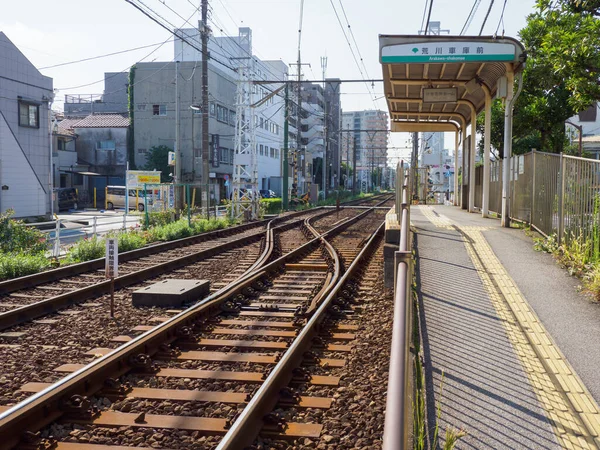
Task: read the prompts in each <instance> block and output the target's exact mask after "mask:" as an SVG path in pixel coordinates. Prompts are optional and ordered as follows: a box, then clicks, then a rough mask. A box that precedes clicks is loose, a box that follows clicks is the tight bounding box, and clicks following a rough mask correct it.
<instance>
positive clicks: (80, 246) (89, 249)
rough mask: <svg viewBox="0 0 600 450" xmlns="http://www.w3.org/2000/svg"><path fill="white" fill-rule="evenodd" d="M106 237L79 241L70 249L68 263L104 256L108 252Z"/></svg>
mask: <svg viewBox="0 0 600 450" xmlns="http://www.w3.org/2000/svg"><path fill="white" fill-rule="evenodd" d="M105 247H106V244H105V243H104V239H100V238H98V237H93V238H91V239H87V238H86V239H83V240H81V241H77V243H75V244H74V245H73V246H72V247H71V248H70V249H69V253H68V255H67V258H66V260H65V262H66V263H67V264H73V263H80V262H85V261H91V260H92V259H98V258H102V257H103V256H104V254H105V253H106V250H105Z"/></svg>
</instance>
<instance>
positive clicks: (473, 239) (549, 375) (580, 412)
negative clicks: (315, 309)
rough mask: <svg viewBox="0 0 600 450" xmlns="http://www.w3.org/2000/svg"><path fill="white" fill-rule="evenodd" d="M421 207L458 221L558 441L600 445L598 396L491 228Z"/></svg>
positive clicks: (442, 221) (443, 222)
mask: <svg viewBox="0 0 600 450" xmlns="http://www.w3.org/2000/svg"><path fill="white" fill-rule="evenodd" d="M420 211H421V212H422V213H423V215H424V216H425V217H426V218H427V219H428V220H429V221H430V222H432V223H433V224H434V225H435V226H436V227H439V228H449V227H454V226H455V227H456V228H457V229H458V230H459V231H460V232H462V234H463V235H464V236H465V238H466V242H465V246H466V249H467V253H468V255H469V257H470V258H471V261H472V262H473V265H474V266H475V269H476V270H477V273H478V274H479V277H480V278H481V281H482V283H483V285H484V288H485V289H486V291H487V292H488V294H489V296H490V299H491V300H492V303H493V305H494V308H495V309H496V312H497V313H498V317H499V318H500V319H501V320H502V323H503V325H504V327H505V329H506V333H507V335H508V337H509V339H510V341H511V343H512V345H513V347H514V349H515V352H516V354H517V355H518V356H519V359H520V361H521V364H522V365H523V368H524V370H525V372H526V373H527V376H528V378H529V381H530V383H531V385H532V388H533V390H534V392H535V393H536V395H537V397H538V399H539V401H540V403H541V405H542V406H543V408H544V409H545V411H546V414H547V417H548V420H549V422H550V423H551V424H552V426H553V428H554V431H555V433H556V436H557V438H558V440H559V443H560V444H561V445H562V446H563V447H564V448H568V449H595V448H600V409H599V408H598V405H597V403H596V401H595V400H594V398H593V397H592V396H591V394H590V393H589V392H588V390H587V389H586V387H585V385H584V384H583V382H582V381H581V379H580V378H579V377H578V376H577V374H576V373H575V371H574V370H573V368H572V367H571V365H570V364H569V362H568V361H567V359H566V358H565V357H564V356H563V354H562V353H561V351H560V349H559V348H558V346H557V345H556V344H555V343H554V342H553V340H552V338H551V337H550V335H549V334H548V332H547V331H546V329H545V328H544V326H543V324H542V323H541V322H540V320H539V319H538V317H537V315H536V314H535V312H534V311H533V310H532V308H531V307H530V306H529V304H528V303H527V300H526V299H525V297H524V296H523V294H522V293H521V292H520V290H519V288H518V287H517V286H516V283H515V282H514V280H513V279H512V278H511V277H510V275H509V274H508V273H507V272H506V270H505V269H504V266H503V265H502V263H501V262H500V261H499V260H498V258H497V257H496V255H495V254H494V252H493V250H492V248H491V247H490V245H489V244H488V242H487V240H486V239H485V237H484V236H483V234H482V233H481V231H483V230H485V229H486V228H485V227H466V226H457V225H454V224H453V222H452V221H451V220H450V219H449V218H447V217H445V216H443V215H438V214H434V213H433V212H432V210H431V208H429V207H421V208H420Z"/></svg>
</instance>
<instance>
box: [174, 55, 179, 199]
mask: <svg viewBox="0 0 600 450" xmlns="http://www.w3.org/2000/svg"><path fill="white" fill-rule="evenodd" d="M180 115H181V104H180V101H179V61H175V176H174V177H173V183H174V184H177V183H180V182H181V133H180V132H179V122H180ZM178 193H179V189H177V188H175V192H174V194H175V209H181V196H180V195H178Z"/></svg>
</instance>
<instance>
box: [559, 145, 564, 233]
mask: <svg viewBox="0 0 600 450" xmlns="http://www.w3.org/2000/svg"><path fill="white" fill-rule="evenodd" d="M565 165H566V160H565V158H564V157H563V154H562V153H561V154H560V166H559V167H560V169H559V170H560V173H559V175H560V178H559V180H560V186H559V191H558V243H559V244H561V243H562V241H563V238H564V233H565Z"/></svg>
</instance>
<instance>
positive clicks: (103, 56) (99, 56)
mask: <svg viewBox="0 0 600 450" xmlns="http://www.w3.org/2000/svg"><path fill="white" fill-rule="evenodd" d="M169 41H171V42H172V40H171V38H169V40H168V41H167V42H169ZM164 44H165V42H157V43H156V44H149V45H143V46H141V47H135V48H130V49H127V50H121V51H118V52H113V53H106V54H104V55H98V56H92V57H90V58H84V59H78V60H76V61H69V62H64V63H60V64H54V65H52V66H46V67H40V68H39V70H44V69H53V68H55V67H61V66H68V65H70V64H77V63H81V62H86V61H92V60H94V59H100V58H106V57H108V56H114V55H120V54H122V53H128V52H133V51H136V50H142V49H144V48H149V47H154V46H157V45H161V46H162V45H164Z"/></svg>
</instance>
